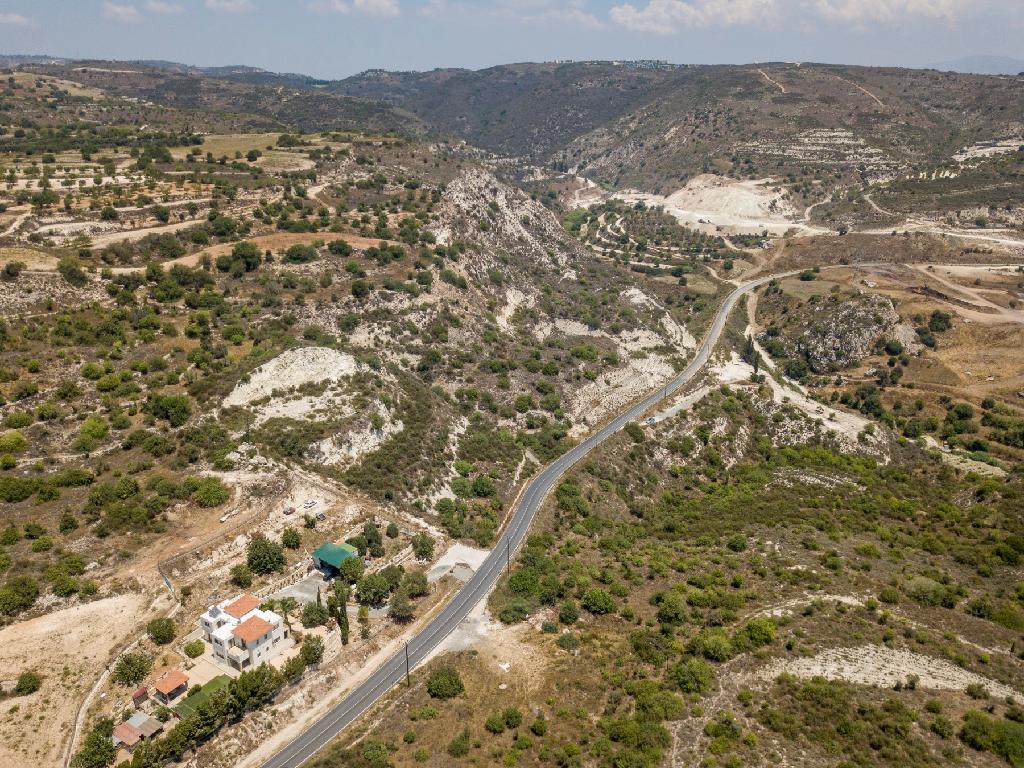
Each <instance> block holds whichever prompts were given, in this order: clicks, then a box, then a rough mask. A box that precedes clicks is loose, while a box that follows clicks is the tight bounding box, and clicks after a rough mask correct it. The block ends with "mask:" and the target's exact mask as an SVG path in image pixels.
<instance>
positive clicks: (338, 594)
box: [333, 579, 349, 645]
mask: <svg viewBox="0 0 1024 768" xmlns="http://www.w3.org/2000/svg"><path fill="white" fill-rule="evenodd" d="M333 598H334V620H335V621H337V622H338V630H339V631H340V632H341V644H342V645H348V631H349V630H348V584H347V583H345V582H344V581H342V580H341V579H335V581H334V595H333Z"/></svg>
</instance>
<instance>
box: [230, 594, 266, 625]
mask: <svg viewBox="0 0 1024 768" xmlns="http://www.w3.org/2000/svg"><path fill="white" fill-rule="evenodd" d="M259 606H260V599H259V598H258V597H255V596H253V595H250V594H244V595H242V596H241V597H239V598H238V599H237V600H235V601H234V602H232V603H228V604H227V605H225V606H224V612H225V613H228V614H230V615H232V616H234V617H235V618H236V619H240V618H242V617H243V616H245V614H247V613H248V612H249V611H251V610H252V609H253V608H259Z"/></svg>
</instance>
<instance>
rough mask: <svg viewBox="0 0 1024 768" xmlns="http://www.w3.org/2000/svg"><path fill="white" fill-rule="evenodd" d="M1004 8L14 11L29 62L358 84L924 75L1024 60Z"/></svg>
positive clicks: (633, 5)
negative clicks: (439, 76)
mask: <svg viewBox="0 0 1024 768" xmlns="http://www.w3.org/2000/svg"><path fill="white" fill-rule="evenodd" d="M1022 33H1024V4H1014V5H1012V6H1010V5H1008V4H1007V3H1005V2H999V1H998V0H979V2H968V0H627V1H625V2H623V1H622V0H487V1H486V2H477V3H468V2H458V1H457V0H320V1H311V2H302V3H298V4H294V5H292V4H289V5H288V6H284V5H282V4H279V3H271V2H268V1H267V0H177V1H175V2H166V1H163V0H123V2H113V1H112V0H82V2H77V3H74V4H67V3H62V2H58V0H8V1H7V2H4V3H3V5H2V7H0V49H2V50H3V51H5V52H7V53H9V54H12V55H13V54H17V55H32V54H43V55H52V56H59V57H63V58H73V59H79V58H100V59H118V60H166V61H175V62H181V63H185V64H190V65H194V66H231V65H247V66H256V67H261V68H264V69H267V70H271V71H275V72H301V73H304V74H308V75H312V76H315V77H319V78H325V79H334V78H343V77H346V76H349V75H352V74H355V73H357V72H361V71H363V70H366V69H378V68H379V69H387V70H392V71H394V70H430V69H436V68H447V67H460V68H468V69H481V68H486V67H488V66H494V65H498V64H505V63H510V62H525V61H552V60H560V59H573V60H589V59H664V60H668V61H671V62H673V63H681V64H682V63H686V64H742V63H750V62H765V61H807V62H810V61H815V62H821V63H843V64H861V65H871V66H903V67H923V66H930V65H932V64H935V63H937V62H950V61H956V60H958V59H961V58H977V57H979V56H1005V57H1009V58H1014V59H1020V58H1021V57H1022V56H1024V53H1022V51H1021V46H1020V44H1019V42H1018V41H1019V40H1020V36H1021V34H1022Z"/></svg>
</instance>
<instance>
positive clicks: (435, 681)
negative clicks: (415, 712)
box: [427, 665, 466, 699]
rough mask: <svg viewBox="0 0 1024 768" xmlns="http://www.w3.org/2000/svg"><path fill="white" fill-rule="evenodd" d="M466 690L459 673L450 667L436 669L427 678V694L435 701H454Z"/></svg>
mask: <svg viewBox="0 0 1024 768" xmlns="http://www.w3.org/2000/svg"><path fill="white" fill-rule="evenodd" d="M465 690H466V687H465V686H464V685H463V683H462V678H461V677H460V676H459V673H458V671H457V670H456V669H455V668H454V667H451V666H448V665H444V666H440V667H437V668H435V669H434V670H433V671H432V672H431V673H430V676H429V677H428V678H427V693H429V694H430V695H431V696H432V697H433V698H435V699H453V698H455V697H456V696H460V695H461V694H462V693H463V692H464V691H465Z"/></svg>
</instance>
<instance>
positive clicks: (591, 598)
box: [581, 587, 615, 616]
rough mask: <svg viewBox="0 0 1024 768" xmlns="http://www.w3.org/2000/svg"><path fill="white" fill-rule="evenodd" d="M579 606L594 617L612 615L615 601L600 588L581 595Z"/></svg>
mask: <svg viewBox="0 0 1024 768" xmlns="http://www.w3.org/2000/svg"><path fill="white" fill-rule="evenodd" d="M581 605H582V606H583V607H584V609H586V610H587V611H589V612H590V613H593V614H594V615H596V616H600V615H603V614H606V613H612V612H613V611H614V610H615V600H614V599H613V598H612V596H611V595H609V594H608V593H607V592H606V591H605V590H603V589H601V588H600V587H595V588H593V589H589V590H587V592H586V593H585V594H584V595H583V600H582V601H581Z"/></svg>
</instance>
